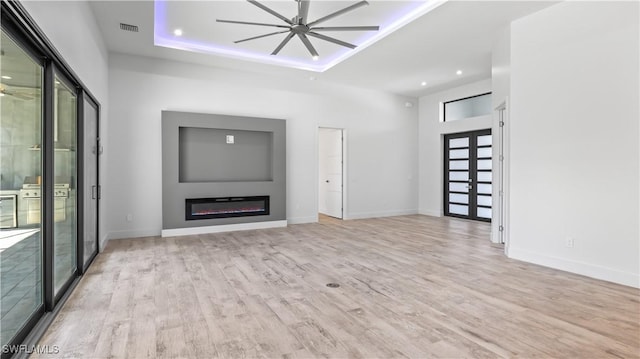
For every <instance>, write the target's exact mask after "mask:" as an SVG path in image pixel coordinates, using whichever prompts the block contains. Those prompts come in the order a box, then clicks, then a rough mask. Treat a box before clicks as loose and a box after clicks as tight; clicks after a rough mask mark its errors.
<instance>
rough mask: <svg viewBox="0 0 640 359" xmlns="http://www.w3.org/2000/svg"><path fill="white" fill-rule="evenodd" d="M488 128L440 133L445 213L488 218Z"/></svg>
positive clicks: (489, 166) (487, 220)
mask: <svg viewBox="0 0 640 359" xmlns="http://www.w3.org/2000/svg"><path fill="white" fill-rule="evenodd" d="M491 158H492V137H491V130H490V129H487V130H480V131H472V132H463V133H454V134H449V135H445V137H444V214H445V216H451V217H459V218H465V219H473V220H479V221H486V222H491V202H492V199H491V182H492V179H493V177H492V172H491V166H492V161H491Z"/></svg>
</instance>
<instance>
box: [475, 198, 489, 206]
mask: <svg viewBox="0 0 640 359" xmlns="http://www.w3.org/2000/svg"><path fill="white" fill-rule="evenodd" d="M478 205H479V206H491V196H483V195H478Z"/></svg>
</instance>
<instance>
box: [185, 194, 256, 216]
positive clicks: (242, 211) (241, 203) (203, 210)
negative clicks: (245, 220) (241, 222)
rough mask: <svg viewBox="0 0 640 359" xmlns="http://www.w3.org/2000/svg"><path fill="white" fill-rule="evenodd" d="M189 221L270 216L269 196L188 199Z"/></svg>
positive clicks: (187, 212)
mask: <svg viewBox="0 0 640 359" xmlns="http://www.w3.org/2000/svg"><path fill="white" fill-rule="evenodd" d="M185 209H186V213H185V214H186V217H185V219H186V220H187V221H191V220H197V219H213V218H228V217H245V216H266V215H268V214H269V196H251V197H218V198H187V199H186V206H185Z"/></svg>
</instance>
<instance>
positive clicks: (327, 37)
mask: <svg viewBox="0 0 640 359" xmlns="http://www.w3.org/2000/svg"><path fill="white" fill-rule="evenodd" d="M307 35H308V36H313V37H317V38H318V39H322V40H325V41H329V42H333V43H334V44H338V45H341V46H344V47H348V48H350V49H355V48H356V47H357V46H356V45H354V44H350V43H348V42H344V41H342V40H338V39H334V38H333V37H329V36H325V35H322V34H316V33H315V32H308V33H307Z"/></svg>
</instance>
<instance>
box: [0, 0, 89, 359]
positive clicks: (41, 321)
mask: <svg viewBox="0 0 640 359" xmlns="http://www.w3.org/2000/svg"><path fill="white" fill-rule="evenodd" d="M0 6H1V9H0V15H1V20H2V23H1V24H2V29H3V31H6V32H7V34H8V35H9V36H11V38H13V39H14V40H15V41H16V42H17V43H18V44H19V46H20V47H21V48H22V49H23V50H25V52H26V53H27V54H28V55H29V56H31V57H32V58H33V59H34V60H35V62H37V63H38V64H40V65H42V66H43V83H42V89H43V91H42V118H41V121H42V122H41V126H42V134H41V136H42V138H41V141H42V142H41V143H42V192H41V193H42V194H41V215H42V219H41V239H40V240H41V246H42V247H41V248H42V273H41V276H42V283H41V285H42V303H41V304H40V305H39V306H38V307H37V308H36V310H35V311H34V312H33V313H32V314H30V315H29V317H28V318H25V322H24V323H25V324H24V325H23V327H22V328H21V329H20V331H18V332H17V333H16V334H15V335H14V337H13V338H12V339H11V340H10V341H9V342H8V343H2V344H7V345H13V346H14V348H16V347H15V346H16V345H17V346H20V345H22V347H23V348H30V347H32V346H34V345H36V344H37V342H38V340H39V339H40V337H41V336H42V335H43V334H44V332H45V330H46V329H47V327H48V326H49V325H50V324H51V322H53V319H54V318H55V316H56V315H57V313H58V312H59V311H60V309H61V307H62V304H63V303H64V302H65V301H66V299H67V298H68V297H69V295H70V294H71V291H72V290H73V288H74V287H75V286H76V285H77V283H78V281H79V279H80V276H81V275H82V274H83V273H84V272H85V271H86V269H87V268H88V266H89V264H90V263H91V262H92V261H93V260H94V259H95V257H96V255H97V253H98V252H99V245H97V249H96V251H95V253H94V254H93V255H92V257H91V259H90V260H88V261H87V263H86V266H85V263H83V258H84V256H83V251H81V249H83V240H84V233H83V231H82V228H83V227H82V226H83V223H84V221H83V216H84V212H83V205H82V202H83V200H84V195H85V194H84V193H85V192H86V190H85V188H84V179H83V178H82V177H83V173H84V171H83V170H84V163H83V159H84V154H83V148H82V147H81V146H79V145H77V146H76V151H77V152H76V154H77V156H76V170H77V172H76V181H77V186H76V201H77V206H76V216H77V222H76V225H75V227H76V228H75V229H76V231H77V236H76V242H75V243H74V245H75V247H76V258H75V259H74V263H77V265H76V270H75V272H73V274H72V275H71V276H70V277H69V278H68V279H67V280H66V281H65V283H64V285H63V286H62V287H61V288H60V290H59V292H58V293H57V295H54V278H53V271H54V240H55V236H54V196H53V194H54V182H55V174H54V153H55V152H54V112H53V111H54V95H53V94H54V88H55V79H54V76H55V75H58V76H59V77H61V78H62V79H64V80H66V81H65V82H66V83H67V85H69V87H70V89H71V90H72V91H73V93H74V94H75V95H76V101H77V103H76V106H77V107H76V109H77V111H76V123H75V125H76V129H77V130H76V136H77V137H76V141H77V142H76V143H77V144H81V143H84V138H83V135H84V133H83V132H82V131H80V129H83V128H84V124H83V122H84V118H83V117H81V116H80V115H81V114H83V106H84V101H83V99H88V100H89V102H90V103H92V104H94V105H95V109H96V111H97V119H96V120H97V131H98V134H99V128H100V110H101V107H100V103H99V102H98V101H97V100H96V98H95V96H93V95H92V94H91V92H90V91H89V90H87V87H86V86H85V85H84V84H83V83H82V81H80V80H79V76H77V75H76V73H75V72H74V71H73V70H72V69H71V67H70V66H69V65H68V64H67V63H66V62H65V60H64V59H63V57H62V56H61V55H60V53H59V52H58V51H57V50H56V49H55V47H54V46H53V44H52V43H51V42H50V41H49V40H48V39H47V37H46V35H45V33H44V32H43V31H42V30H41V29H40V28H39V27H38V25H37V24H36V23H35V21H34V20H33V19H32V18H31V16H30V15H29V14H28V12H27V11H26V9H25V8H24V7H23V5H22V4H21V3H20V2H18V1H8V0H2V1H1V4H0ZM97 145H98V146H99V143H98V144H97ZM98 149H99V147H98ZM97 151H98V152H97V153H98V156H96V161H97V163H96V165H97V168H98V169H97V174H96V176H98V177H97V181H98V184H99V173H100V172H99V168H100V164H99V153H100V151H99V150H97ZM99 205H100V203H99V199H98V202H97V209H96V212H97V213H96V216H97V217H98V219H97V222H96V242H98V243H99V238H100V237H99V232H98V228H99ZM21 350H24V349H21ZM27 354H28V353H26V352H24V351H20V352H11V351H9V352H5V351H4V350H3V351H2V352H1V353H0V358H3V359H4V358H9V357H12V356H14V357H26V356H27Z"/></svg>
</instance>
